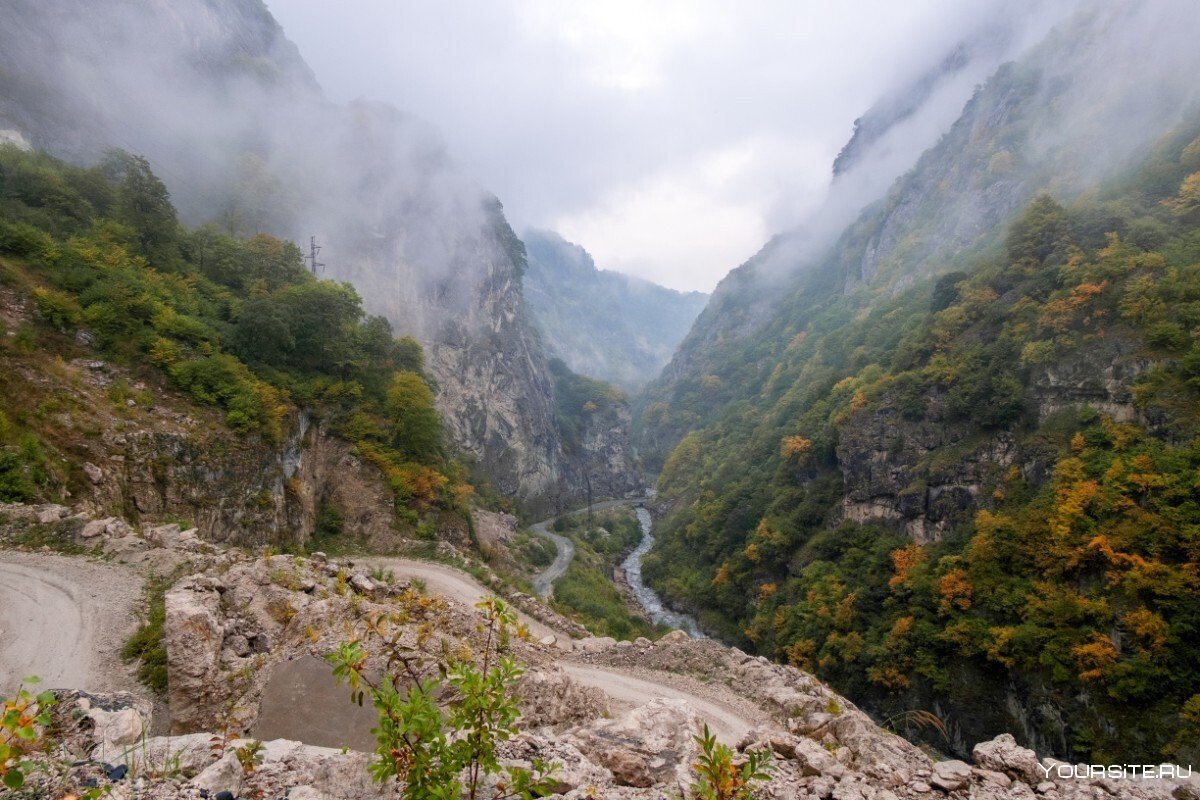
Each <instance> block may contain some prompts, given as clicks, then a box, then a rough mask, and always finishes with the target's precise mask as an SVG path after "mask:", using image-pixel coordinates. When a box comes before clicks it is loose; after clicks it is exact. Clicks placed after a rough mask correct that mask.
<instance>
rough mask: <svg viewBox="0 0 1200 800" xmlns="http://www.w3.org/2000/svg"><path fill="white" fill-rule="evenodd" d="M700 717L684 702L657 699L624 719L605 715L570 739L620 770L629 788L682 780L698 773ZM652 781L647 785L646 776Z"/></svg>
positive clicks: (603, 762)
mask: <svg viewBox="0 0 1200 800" xmlns="http://www.w3.org/2000/svg"><path fill="white" fill-rule="evenodd" d="M701 729H702V725H701V721H700V717H699V716H698V715H697V714H696V712H695V711H694V710H693V709H692V708H691V706H689V705H688V703H687V702H686V701H684V700H667V699H662V698H659V699H655V700H651V701H650V702H649V703H646V704H645V705H643V706H639V707H637V708H635V709H633V710H632V711H630V712H629V713H627V714H625V715H624V716H623V717H620V718H618V719H604V720H598V721H596V722H593V723H590V724H588V725H585V726H581V727H579V728H576V729H574V730H572V731H571V732H570V734H569V736H568V741H570V742H572V743H573V744H575V745H576V746H577V747H578V748H579V750H580V751H581V752H583V753H584V754H585V755H588V756H589V757H590V758H591V759H592V760H593V761H595V762H597V763H599V764H602V765H604V766H605V767H606V768H608V769H609V770H611V771H612V772H613V774H614V776H616V775H617V773H618V772H620V775H621V777H620V779H618V782H621V781H633V782H632V783H625V784H624V785H626V786H649V785H653V784H655V783H682V784H684V785H686V784H687V783H689V782H690V781H691V780H692V778H693V777H694V776H693V775H692V774H691V764H692V763H693V762H694V761H695V760H696V755H697V753H698V746H697V745H696V741H695V738H696V736H697V735H699V733H700V732H701ZM647 776H648V777H649V778H650V779H651V783H650V784H646V783H644V780H645V778H646V777H647Z"/></svg>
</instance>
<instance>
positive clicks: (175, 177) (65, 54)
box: [0, 0, 632, 510]
mask: <svg viewBox="0 0 1200 800" xmlns="http://www.w3.org/2000/svg"><path fill="white" fill-rule="evenodd" d="M77 11H78V9H77V6H76V4H74V3H70V2H51V3H42V2H36V3H35V2H18V3H16V4H15V5H10V7H9V8H8V9H7V11H6V20H7V21H8V23H9V24H6V25H5V27H4V31H3V32H2V33H0V37H3V42H0V44H2V48H0V49H2V51H3V55H2V56H0V70H3V74H4V75H5V92H4V93H3V97H0V127H3V128H4V129H6V130H8V131H10V134H9V136H10V137H12V138H14V139H18V140H21V141H24V142H27V143H29V144H31V145H32V146H34V147H37V148H39V149H42V150H45V151H47V152H50V153H53V154H55V155H58V156H60V157H63V158H67V159H69V160H72V161H75V162H77V163H82V164H91V163H95V161H96V160H97V159H99V158H100V157H101V156H102V155H103V154H104V153H105V152H106V151H107V150H108V149H110V148H113V147H119V148H122V149H124V150H127V151H129V152H133V153H137V154H140V155H144V156H145V157H146V158H147V159H148V160H149V162H150V164H151V167H152V169H153V170H154V171H155V172H156V173H157V174H159V175H161V176H162V179H163V181H164V182H165V184H166V186H167V187H168V189H169V190H170V191H171V195H172V200H173V202H174V203H175V205H176V206H177V207H178V208H179V212H180V217H181V219H182V220H183V221H184V222H186V223H188V224H192V225H196V224H200V223H207V222H214V223H216V224H217V226H218V227H219V229H220V230H221V231H222V232H224V233H226V234H230V235H238V236H247V235H252V234H255V233H260V232H262V233H270V234H274V235H277V236H280V237H284V238H288V239H293V240H297V241H307V240H308V237H309V236H310V235H316V236H317V238H318V240H319V242H320V244H321V246H322V248H323V250H322V252H321V254H320V261H322V262H324V264H323V265H322V270H323V271H322V275H323V276H324V277H328V278H332V279H336V280H343V281H349V282H351V283H352V284H353V285H354V286H355V287H356V289H357V290H358V292H359V293H360V294H361V296H362V297H363V298H364V305H365V308H366V310H367V311H368V312H370V313H373V314H380V315H383V316H386V317H387V318H388V319H389V321H390V322H391V323H392V326H393V328H394V329H395V330H396V331H397V332H398V333H402V334H406V335H411V336H414V337H416V338H417V339H418V340H419V341H420V342H421V343H422V344H423V345H424V346H425V349H426V351H427V355H428V363H427V368H428V369H429V371H430V373H431V374H432V375H433V376H434V377H435V379H436V384H435V385H436V387H437V401H438V409H439V411H440V412H441V414H442V416H443V418H444V419H445V422H446V430H447V433H448V434H449V436H450V439H451V441H452V443H453V444H454V445H455V446H456V447H457V448H458V449H459V451H460V452H461V453H462V454H463V455H464V456H465V457H466V458H467V459H468V460H469V461H471V462H472V463H473V464H474V467H475V469H476V470H477V472H478V475H479V476H480V479H481V480H482V481H486V482H489V483H491V484H493V485H494V486H495V488H496V489H497V491H499V492H500V493H502V494H505V495H508V496H512V497H515V498H517V500H518V501H519V502H520V503H521V504H522V505H523V506H526V507H528V508H530V509H531V510H532V509H538V510H540V509H544V508H557V507H563V506H564V505H566V504H568V503H569V502H571V500H573V499H575V498H578V497H581V496H582V495H583V493H584V483H585V475H584V473H585V472H586V469H587V468H586V467H585V466H584V465H583V464H582V462H581V461H580V460H579V458H578V457H576V456H573V455H569V454H567V453H566V452H565V451H564V450H563V447H562V442H561V434H560V432H559V431H558V429H557V422H556V404H555V400H554V397H553V386H554V384H553V381H552V380H551V377H550V375H549V371H548V367H547V361H546V358H545V356H544V354H543V348H542V345H541V343H540V342H539V341H538V340H537V339H536V337H534V336H533V335H532V331H531V328H530V325H529V322H528V318H527V315H526V312H525V307H524V300H523V296H522V274H523V273H524V271H525V268H526V263H525V253H524V248H523V246H522V245H521V243H520V241H519V240H518V239H517V238H516V237H515V235H514V234H513V233H512V231H511V229H510V228H509V226H508V224H507V222H506V221H505V219H504V216H503V212H502V210H501V208H500V206H499V203H498V202H496V201H495V200H494V199H493V198H491V197H489V196H488V195H487V193H486V192H485V191H483V190H482V189H480V188H479V187H477V186H475V185H474V184H473V183H472V182H471V181H470V180H469V179H468V178H467V177H466V176H464V175H463V174H462V173H461V172H460V171H459V170H458V169H457V167H455V166H454V164H453V162H452V160H451V159H450V158H449V156H448V155H447V154H446V153H445V151H444V148H443V146H442V145H441V143H440V141H439V140H438V137H437V136H436V135H435V134H434V133H433V132H432V131H430V130H429V129H428V128H427V127H426V126H424V125H423V124H421V123H419V122H418V121H416V120H414V119H412V118H411V117H408V116H406V115H404V114H403V113H401V112H399V111H396V110H395V109H391V108H388V107H385V106H382V105H379V104H373V103H368V102H356V103H353V104H350V105H348V106H338V105H336V104H333V103H331V102H329V101H328V100H326V99H325V98H324V96H323V95H322V93H321V91H320V88H319V87H318V85H317V83H316V81H315V80H314V78H313V76H312V74H311V72H310V70H309V69H308V67H307V66H306V65H305V64H304V62H303V60H302V59H301V58H300V56H299V54H298V52H297V51H296V48H295V47H294V46H293V45H292V44H291V43H290V42H289V41H288V40H287V39H286V37H285V36H284V34H283V32H282V30H281V29H280V28H279V26H278V24H277V23H276V22H275V21H274V19H273V18H272V17H271V15H270V13H269V12H268V11H267V9H266V8H265V6H263V4H262V3H261V2H259V0H196V2H190V3H182V4H180V3H151V4H148V5H147V6H145V7H144V8H135V7H133V6H131V5H129V4H125V3H118V2H113V3H103V4H92V5H90V6H89V8H88V13H87V14H86V15H81V14H78V13H77ZM603 447H604V449H606V450H612V449H616V450H620V451H623V452H627V445H626V444H625V443H624V442H623V441H619V440H618V441H605V442H604V443H603ZM622 459H623V460H622ZM622 459H618V461H620V462H621V463H622V466H623V467H626V468H624V469H622V471H621V474H614V475H606V476H595V477H597V478H600V480H599V481H598V483H599V484H600V485H601V486H603V487H604V489H603V491H606V492H612V493H617V494H619V493H623V492H624V491H625V490H626V489H627V488H629V486H630V485H631V484H630V483H629V479H628V478H627V477H626V476H627V475H628V474H630V473H631V471H632V470H631V469H630V468H628V467H630V466H631V461H630V460H629V459H628V458H626V457H622Z"/></svg>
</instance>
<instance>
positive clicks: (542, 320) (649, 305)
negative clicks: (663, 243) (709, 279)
mask: <svg viewBox="0 0 1200 800" xmlns="http://www.w3.org/2000/svg"><path fill="white" fill-rule="evenodd" d="M522 239H523V241H524V242H525V248H526V252H527V253H528V256H529V268H528V270H527V271H526V272H525V302H526V303H527V304H528V305H529V312H530V317H531V319H532V320H533V324H534V327H536V328H537V330H538V331H539V332H540V333H541V334H542V340H543V341H544V342H545V345H546V350H547V352H548V353H549V354H550V355H552V356H555V357H557V358H561V359H562V360H563V361H564V362H566V364H567V366H569V367H570V368H571V369H572V370H574V371H575V372H578V373H580V374H581V375H587V376H588V377H592V378H599V379H600V380H603V381H607V382H609V383H612V384H615V385H617V386H620V387H622V388H624V389H627V390H630V391H634V390H636V389H639V388H641V386H642V385H644V384H645V383H646V382H647V381H649V380H650V379H652V378H654V377H656V376H657V375H658V373H659V371H660V370H662V368H663V365H665V364H666V363H667V361H669V360H670V358H671V354H672V353H674V352H675V348H676V347H677V346H678V344H679V342H680V341H682V340H683V337H684V336H685V335H686V334H687V332H688V330H689V329H690V328H691V327H692V322H694V321H695V319H696V315H697V314H699V313H700V309H702V308H704V304H705V303H706V302H707V301H708V295H706V294H704V293H702V292H677V291H675V290H673V289H667V288H665V287H662V286H658V285H656V284H653V283H651V282H649V281H645V280H641V279H639V278H636V277H633V276H631V275H623V274H621V273H619V272H612V271H610V270H603V269H598V268H597V267H596V264H595V262H594V261H593V260H592V257H591V256H590V255H588V252H587V251H586V250H584V249H583V248H582V247H580V246H579V245H576V244H572V243H571V242H568V241H566V240H565V239H563V238H562V237H561V236H559V235H558V234H556V233H553V232H550V231H537V230H531V231H526V232H525V233H524V234H523V236H522Z"/></svg>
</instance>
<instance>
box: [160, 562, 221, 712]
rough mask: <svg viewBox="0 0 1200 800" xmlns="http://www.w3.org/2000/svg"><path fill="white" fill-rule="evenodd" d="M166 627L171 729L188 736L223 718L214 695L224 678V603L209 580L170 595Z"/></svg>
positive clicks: (186, 583)
mask: <svg viewBox="0 0 1200 800" xmlns="http://www.w3.org/2000/svg"><path fill="white" fill-rule="evenodd" d="M165 604H166V619H165V621H164V624H163V630H164V632H165V635H164V644H165V647H166V651H167V674H168V691H167V699H168V702H169V703H170V706H171V730H172V732H174V733H188V732H191V731H197V730H203V729H205V728H208V727H212V726H213V724H214V723H215V722H216V720H215V716H216V715H217V714H219V713H220V710H221V709H220V702H219V699H218V698H214V697H213V691H214V689H215V688H216V687H218V686H219V685H221V681H220V680H219V678H218V674H217V673H218V670H219V669H220V655H221V645H222V643H223V642H224V640H225V631H224V627H223V625H222V623H221V598H220V594H219V593H218V592H217V591H216V589H214V588H212V587H211V586H210V585H209V584H208V583H207V582H205V581H204V580H203V579H188V580H185V581H183V582H182V583H180V584H179V585H177V586H176V587H175V588H174V589H172V590H171V591H169V592H167V595H166V598H165Z"/></svg>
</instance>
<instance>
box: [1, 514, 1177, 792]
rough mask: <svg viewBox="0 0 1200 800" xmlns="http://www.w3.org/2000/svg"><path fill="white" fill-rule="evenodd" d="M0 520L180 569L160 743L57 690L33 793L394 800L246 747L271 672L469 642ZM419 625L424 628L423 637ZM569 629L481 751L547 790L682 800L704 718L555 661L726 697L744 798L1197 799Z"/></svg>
mask: <svg viewBox="0 0 1200 800" xmlns="http://www.w3.org/2000/svg"><path fill="white" fill-rule="evenodd" d="M0 523H2V524H0V537H3V536H6V535H7V536H11V535H12V531H13V530H18V531H19V530H22V529H24V528H23V526H26V527H27V526H42V527H46V526H49V527H51V528H55V529H58V528H61V529H62V530H63V532H64V533H63V536H64V537H66V538H65V539H64V541H69V542H70V543H71V544H72V545H74V546H78V547H80V548H81V549H82V550H84V551H90V552H93V553H95V554H98V555H103V556H105V557H107V558H111V559H115V560H119V561H124V562H126V563H131V564H137V565H140V566H141V567H143V568H144V569H145V570H146V571H147V572H149V573H154V574H163V575H170V574H174V573H175V572H176V571H183V572H186V573H187V574H186V575H185V577H182V578H180V579H178V580H177V581H176V582H175V583H174V585H173V586H172V587H171V589H170V590H169V591H168V592H167V594H166V598H165V600H166V622H165V625H164V628H165V645H166V651H167V658H168V672H169V676H170V698H169V699H170V714H171V724H170V728H171V732H172V734H173V735H171V736H151V735H150V731H151V730H153V728H152V714H151V707H150V705H149V704H148V703H147V702H146V701H144V700H142V699H140V698H139V697H137V696H135V695H132V694H127V693H117V694H111V695H99V694H86V693H83V692H77V691H62V692H59V702H58V704H57V705H56V707H55V708H54V710H53V720H54V721H53V725H52V730H53V732H54V737H53V741H54V745H53V747H52V749H51V750H50V751H49V752H47V753H43V754H39V755H37V756H35V762H36V764H37V765H38V767H39V768H37V769H34V770H33V771H32V774H31V777H30V786H31V787H35V788H36V789H38V790H40V791H43V792H44V793H45V794H48V795H50V794H53V795H55V796H62V795H64V794H67V793H71V792H75V793H78V791H79V790H80V789H81V788H86V787H88V786H97V787H103V788H106V789H108V790H109V791H110V792H111V794H110V795H109V796H112V797H115V798H131V797H134V796H136V797H138V798H149V799H150V800H158V799H159V798H162V799H163V800H165V799H166V798H197V799H198V798H202V797H205V798H208V800H215V799H216V798H219V797H220V798H226V800H228V798H249V797H270V798H277V797H284V796H286V797H288V798H291V800H367V799H368V798H392V797H399V796H400V792H399V787H397V786H396V785H394V784H392V785H384V786H380V785H377V784H374V783H373V782H372V781H371V779H370V775H369V772H368V765H369V764H370V762H371V760H372V758H373V756H372V755H371V754H368V753H363V752H357V751H353V750H343V749H336V748H329V747H317V746H313V745H306V744H303V743H301V742H296V741H290V740H287V739H273V740H270V741H265V742H262V743H261V746H258V744H257V743H255V742H254V741H253V740H252V739H251V738H250V737H249V735H248V734H249V732H250V731H251V730H252V729H253V727H254V724H255V721H256V717H257V715H258V711H259V706H260V703H261V698H262V693H263V689H264V687H265V686H266V684H267V682H268V681H269V680H270V676H271V675H272V672H273V670H274V668H275V667H276V666H277V665H279V664H282V663H284V662H286V661H288V660H290V659H294V658H299V657H303V656H316V657H321V656H323V655H325V654H327V653H329V652H330V651H331V650H332V649H333V648H334V647H336V646H337V644H338V643H339V642H341V641H344V640H345V639H346V638H347V637H348V636H349V635H351V633H352V630H353V627H354V624H355V622H356V621H358V620H361V619H363V618H364V617H367V618H373V617H377V616H379V615H387V614H396V613H397V612H402V613H400V614H399V615H398V616H396V619H398V620H403V621H402V622H397V623H396V624H397V625H398V628H397V631H398V633H399V639H398V641H400V642H401V643H402V645H403V646H404V647H407V648H409V649H410V651H411V652H412V653H413V654H416V655H420V654H421V653H422V652H426V650H428V652H429V655H430V658H432V657H433V651H434V650H435V649H437V648H472V647H478V646H479V645H480V643H479V641H478V639H477V637H479V636H480V632H481V626H480V625H479V617H478V614H477V612H476V611H475V610H474V609H472V608H470V607H469V606H467V605H465V604H463V603H460V602H458V601H457V600H455V599H453V598H442V597H436V596H431V595H426V594H424V593H423V592H421V591H419V587H416V586H414V585H412V584H411V583H410V582H408V581H405V580H396V579H394V578H393V577H391V576H389V575H386V574H379V573H378V572H376V573H372V572H371V571H369V570H367V569H364V568H362V567H360V566H359V565H356V564H355V563H354V561H353V560H351V559H340V560H339V559H334V558H329V557H328V556H325V555H324V554H320V553H314V554H313V555H312V556H311V557H297V556H285V555H266V556H254V555H250V554H246V553H243V552H241V551H237V550H229V549H223V548H220V547H217V546H214V545H212V544H210V543H207V542H205V541H204V540H203V539H202V538H201V537H200V536H199V535H198V533H197V532H196V531H194V530H184V529H182V528H181V527H180V526H178V525H160V526H150V527H146V528H144V529H142V530H141V531H136V530H135V529H134V528H133V527H132V526H130V525H128V524H127V523H125V522H124V521H122V520H120V519H119V518H114V517H100V518H94V517H90V516H89V515H87V514H79V513H77V512H75V511H73V510H72V509H70V508H67V507H65V506H19V507H18V506H11V505H10V506H0ZM14 526H15V527H14ZM530 602H531V603H535V602H536V601H535V600H533V599H530ZM418 631H425V633H418ZM429 631H435V632H436V635H435V636H434V637H433V638H434V639H435V640H436V641H435V642H434V643H433V644H430V642H429V641H428V639H429V634H428V632H429ZM568 633H569V632H562V634H561V637H559V636H558V635H555V636H550V637H544V639H543V640H541V641H534V640H532V638H528V639H525V638H520V637H518V638H516V639H515V640H514V641H513V642H512V645H511V649H512V654H513V655H514V656H515V657H516V658H517V659H518V660H519V661H521V662H522V663H524V664H526V665H527V672H526V674H525V676H524V677H523V678H522V680H521V682H520V684H519V686H518V692H517V693H518V697H519V703H520V706H521V709H522V713H523V720H522V724H521V727H522V730H523V732H522V733H521V734H520V735H519V736H517V737H515V738H514V739H513V740H511V741H507V742H503V743H501V745H500V748H499V754H500V756H501V758H502V760H503V762H504V763H507V764H511V765H524V766H528V765H530V764H531V763H532V762H533V761H534V760H535V759H538V760H543V761H547V762H549V763H552V764H554V765H555V766H556V769H555V772H554V775H553V789H554V792H555V795H554V796H556V797H563V798H570V800H583V798H595V797H604V798H614V799H617V800H620V799H623V798H647V799H649V798H661V797H665V796H680V797H687V796H690V788H689V787H690V784H691V782H692V780H693V779H694V774H693V771H692V764H693V763H694V762H695V761H696V758H697V754H698V744H697V742H696V736H697V735H698V734H699V732H700V731H701V730H702V728H703V726H704V724H705V723H706V720H705V719H704V718H703V716H702V714H701V713H699V711H698V708H699V706H700V705H703V704H696V703H692V702H689V701H688V700H684V699H678V698H674V697H672V698H658V699H651V700H650V701H649V702H646V703H642V704H640V705H637V706H636V707H632V708H628V709H624V710H622V711H621V712H620V713H617V712H616V711H615V710H614V706H613V705H612V704H611V703H610V702H609V698H608V697H606V696H605V694H604V693H603V692H601V691H599V690H597V689H595V688H592V687H589V686H586V685H583V684H581V683H580V682H579V681H577V680H575V679H574V678H573V677H572V676H571V675H570V674H568V672H567V671H565V670H564V669H562V667H561V666H560V663H559V662H560V661H561V660H563V659H567V660H568V661H570V662H573V663H575V664H579V665H594V666H597V667H604V668H606V669H610V670H614V671H618V672H620V671H626V672H628V673H629V674H637V675H641V674H643V673H644V674H650V675H658V676H660V678H659V679H660V680H661V681H663V682H664V684H665V683H666V682H667V681H668V680H674V681H676V682H677V683H678V685H680V686H685V685H686V686H694V687H709V690H710V691H711V692H713V694H714V698H716V696H717V695H719V694H722V693H724V695H726V696H727V695H729V694H730V693H731V692H732V693H735V694H736V695H737V696H738V698H739V701H740V702H743V703H745V704H746V705H747V706H748V708H750V709H751V712H748V714H752V716H753V718H754V719H755V721H756V724H755V727H754V728H753V729H751V730H750V732H749V733H748V734H746V735H745V736H743V737H742V738H741V741H738V742H736V743H732V742H731V744H736V750H737V751H738V752H740V753H745V752H747V751H749V750H765V751H769V752H770V753H771V755H772V756H773V764H772V767H771V777H770V779H769V780H768V781H766V782H764V783H763V784H762V785H761V786H759V787H758V788H757V789H756V794H755V796H756V797H760V798H796V799H797V800H800V799H802V798H814V799H816V798H820V800H943V798H945V799H946V800H968V799H971V800H1001V798H1024V799H1026V800H1039V799H1040V798H1045V799H1046V800H1085V799H1086V800H1108V798H1122V800H1125V799H1126V798H1128V800H1194V799H1195V798H1200V781H1198V780H1197V779H1195V778H1186V779H1176V778H1171V779H1163V778H1159V779H1140V780H1132V779H1126V780H1117V779H1112V778H1108V777H1075V776H1074V773H1071V771H1070V770H1066V771H1063V770H1059V769H1057V767H1059V765H1060V762H1057V761H1054V760H1053V759H1042V760H1039V759H1038V757H1037V755H1036V754H1035V753H1034V752H1033V751H1032V750H1029V749H1026V748H1023V747H1021V746H1020V745H1019V744H1018V743H1017V741H1016V740H1015V739H1014V738H1013V737H1012V736H1010V735H1008V734H1003V735H1001V736H998V737H996V738H995V739H993V740H991V741H987V742H981V743H979V744H977V745H976V746H975V748H974V750H973V752H972V761H973V762H974V763H967V762H965V761H960V760H938V759H935V758H933V757H931V756H930V754H929V753H927V752H926V751H925V750H922V749H921V748H918V747H916V746H915V745H913V744H912V743H910V742H908V741H906V740H904V739H902V738H901V737H899V736H896V735H895V734H892V733H890V732H888V731H885V730H883V729H882V728H880V727H879V726H878V725H876V724H875V723H874V722H873V721H872V720H871V719H870V718H869V717H868V716H867V715H866V714H865V713H863V712H862V711H861V710H859V709H858V708H856V707H855V706H854V705H853V704H852V703H850V702H849V701H847V700H846V699H845V698H843V697H841V696H840V695H838V694H836V693H835V692H833V691H832V690H831V689H829V688H828V687H827V686H825V685H824V684H822V683H821V682H820V681H818V680H816V679H815V678H814V677H812V676H811V675H808V674H806V673H803V672H800V671H799V670H796V669H793V668H791V667H786V666H783V665H780V664H775V663H772V662H770V661H768V660H766V659H764V658H761V657H755V656H750V655H748V654H746V653H743V652H741V651H740V650H738V649H736V648H730V647H725V646H723V645H720V644H718V643H716V642H714V641H712V640H693V639H691V638H690V637H688V636H687V635H686V634H684V633H682V632H674V633H671V634H668V635H666V636H664V637H662V638H661V639H659V640H658V641H656V642H651V641H649V640H647V639H638V640H636V641H634V642H616V641H614V640H613V639H611V638H608V637H582V638H576V639H574V640H571V645H572V646H571V649H570V650H569V651H564V650H563V649H562V647H561V645H564V644H565V643H566V642H567V641H568ZM560 638H561V641H560V640H559V639H560ZM423 648H424V649H423ZM639 671H640V672H639ZM672 676H673V677H672ZM695 691H696V692H697V696H701V695H700V694H699V693H700V691H701V690H700V689H696V690H695ZM331 711H332V709H331ZM255 748H257V753H256V754H254V753H253V751H254V750H255ZM248 752H249V753H252V755H251V757H247V753H248ZM1064 775H1071V777H1064ZM225 793H228V794H225Z"/></svg>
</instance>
